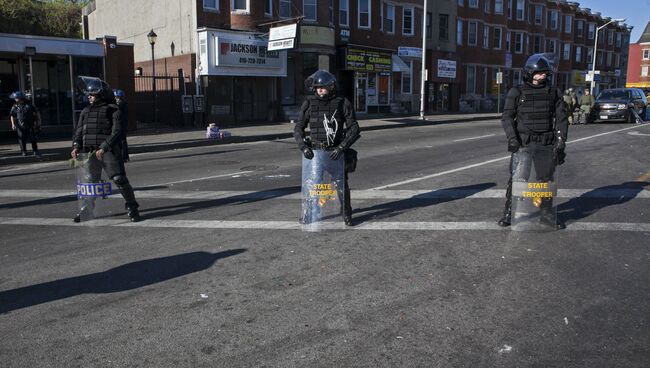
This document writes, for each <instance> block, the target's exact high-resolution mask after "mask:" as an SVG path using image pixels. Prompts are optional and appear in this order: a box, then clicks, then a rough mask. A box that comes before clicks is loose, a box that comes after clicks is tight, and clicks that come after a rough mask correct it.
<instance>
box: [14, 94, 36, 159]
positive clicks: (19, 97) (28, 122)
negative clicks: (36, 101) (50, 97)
mask: <svg viewBox="0 0 650 368" xmlns="http://www.w3.org/2000/svg"><path fill="white" fill-rule="evenodd" d="M10 97H11V99H13V100H15V101H16V103H15V104H14V105H13V106H12V107H11V112H10V113H9V115H10V116H11V130H14V131H16V134H17V135H18V144H20V153H21V154H22V155H23V156H27V141H28V140H29V141H30V142H31V144H32V154H33V155H34V156H39V154H38V142H37V140H38V132H39V131H40V127H41V114H40V113H39V112H38V110H37V109H36V107H35V106H34V105H32V103H31V102H30V101H29V100H28V99H27V97H25V95H24V94H23V93H22V92H20V91H17V92H14V93H12V94H11V96H10Z"/></svg>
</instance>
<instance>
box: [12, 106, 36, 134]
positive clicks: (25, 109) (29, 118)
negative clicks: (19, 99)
mask: <svg viewBox="0 0 650 368" xmlns="http://www.w3.org/2000/svg"><path fill="white" fill-rule="evenodd" d="M14 111H15V113H16V120H18V126H19V127H21V128H30V127H32V126H33V125H34V122H35V121H36V108H35V107H34V105H32V104H30V103H24V104H15V105H14Z"/></svg>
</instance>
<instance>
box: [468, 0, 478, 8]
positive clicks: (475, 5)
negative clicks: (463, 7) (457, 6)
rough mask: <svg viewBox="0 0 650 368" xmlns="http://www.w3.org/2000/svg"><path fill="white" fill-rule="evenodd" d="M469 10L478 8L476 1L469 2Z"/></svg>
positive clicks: (470, 0)
mask: <svg viewBox="0 0 650 368" xmlns="http://www.w3.org/2000/svg"><path fill="white" fill-rule="evenodd" d="M469 7H470V8H478V0H469Z"/></svg>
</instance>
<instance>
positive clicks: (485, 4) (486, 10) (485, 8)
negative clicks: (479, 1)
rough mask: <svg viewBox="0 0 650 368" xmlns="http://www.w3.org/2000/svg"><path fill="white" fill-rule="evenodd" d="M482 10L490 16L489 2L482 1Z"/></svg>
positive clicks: (487, 0) (488, 0) (486, 0)
mask: <svg viewBox="0 0 650 368" xmlns="http://www.w3.org/2000/svg"><path fill="white" fill-rule="evenodd" d="M483 10H484V11H485V13H486V14H490V0H483Z"/></svg>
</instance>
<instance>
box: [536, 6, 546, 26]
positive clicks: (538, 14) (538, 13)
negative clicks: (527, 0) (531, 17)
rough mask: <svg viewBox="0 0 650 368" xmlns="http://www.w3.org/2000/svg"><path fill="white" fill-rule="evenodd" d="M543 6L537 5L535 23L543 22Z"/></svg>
mask: <svg viewBox="0 0 650 368" xmlns="http://www.w3.org/2000/svg"><path fill="white" fill-rule="evenodd" d="M543 10H544V8H542V6H541V5H535V24H542V11H543Z"/></svg>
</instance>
